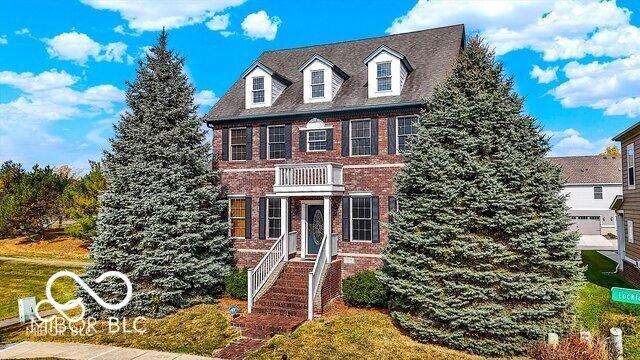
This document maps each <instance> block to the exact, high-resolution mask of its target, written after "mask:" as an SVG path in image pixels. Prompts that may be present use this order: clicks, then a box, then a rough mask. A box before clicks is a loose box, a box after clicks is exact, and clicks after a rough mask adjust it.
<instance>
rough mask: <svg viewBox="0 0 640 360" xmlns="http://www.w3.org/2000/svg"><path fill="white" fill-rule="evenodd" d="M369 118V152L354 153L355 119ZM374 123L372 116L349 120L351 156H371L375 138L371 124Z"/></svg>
mask: <svg viewBox="0 0 640 360" xmlns="http://www.w3.org/2000/svg"><path fill="white" fill-rule="evenodd" d="M365 120H368V121H369V154H363V155H353V126H352V125H353V122H354V121H365ZM372 123H373V121H372V120H371V118H364V119H353V120H349V156H350V157H362V156H371V149H372V147H373V146H372V145H373V143H372V138H373V131H372V129H371V124H372Z"/></svg>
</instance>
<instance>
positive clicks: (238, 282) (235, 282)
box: [224, 268, 248, 299]
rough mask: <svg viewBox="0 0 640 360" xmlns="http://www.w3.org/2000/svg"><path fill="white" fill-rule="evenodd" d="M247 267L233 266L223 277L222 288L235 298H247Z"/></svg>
mask: <svg viewBox="0 0 640 360" xmlns="http://www.w3.org/2000/svg"><path fill="white" fill-rule="evenodd" d="M247 283H248V281H247V268H242V269H238V268H233V269H232V270H231V272H230V273H229V275H227V277H226V278H225V279H224V290H225V291H226V292H227V294H229V296H231V297H234V298H236V299H246V298H247Z"/></svg>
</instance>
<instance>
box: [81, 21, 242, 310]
mask: <svg viewBox="0 0 640 360" xmlns="http://www.w3.org/2000/svg"><path fill="white" fill-rule="evenodd" d="M183 64H184V58H182V57H180V56H178V55H176V54H175V53H174V52H173V51H171V50H169V49H167V34H166V33H165V32H164V30H163V32H162V34H161V35H160V36H159V38H158V43H157V44H156V45H155V46H154V47H152V48H151V50H150V54H148V55H147V56H146V58H145V60H144V61H141V62H140V63H139V66H138V69H137V76H136V79H135V81H133V82H132V83H128V89H127V93H126V95H127V104H128V105H129V108H130V110H129V111H127V112H126V113H125V114H124V115H122V117H121V119H120V122H119V123H118V124H117V125H116V126H115V137H114V139H112V140H111V147H112V149H111V151H110V152H106V153H105V159H104V165H105V175H106V178H107V184H108V185H107V189H106V191H105V192H104V194H103V195H102V196H101V207H100V211H99V214H98V219H97V232H98V235H97V237H96V238H95V239H94V242H93V245H92V247H91V251H90V256H91V259H92V260H93V261H94V263H93V264H92V265H91V266H90V267H89V269H88V271H87V274H86V278H87V281H88V283H89V285H90V286H91V287H92V288H93V289H94V290H96V292H97V293H98V294H99V295H100V296H102V298H103V299H105V300H106V301H109V302H110V303H114V304H115V303H118V302H120V301H121V300H122V299H124V296H125V291H126V288H125V287H124V285H123V284H122V281H121V280H117V279H113V281H108V280H105V281H104V282H103V283H100V284H98V283H95V282H92V280H93V279H95V278H97V277H98V276H100V275H102V274H103V273H104V272H106V271H109V270H117V271H120V272H123V273H125V274H126V275H127V276H128V277H129V278H130V280H131V282H132V284H133V298H132V300H131V302H130V303H129V305H127V306H126V307H125V308H123V309H122V310H121V311H119V312H118V313H117V314H114V315H126V316H133V315H146V316H163V315H166V314H168V313H171V312H173V311H175V310H176V309H179V308H184V307H186V306H189V305H192V304H195V303H198V302H203V301H208V300H211V299H212V298H213V297H214V296H216V295H219V294H220V292H221V290H222V288H223V286H224V277H225V276H226V274H227V273H228V272H229V270H230V264H231V262H232V253H231V243H230V240H229V238H228V235H227V224H226V222H224V221H223V219H222V214H223V211H224V209H225V202H224V200H223V199H222V196H221V186H220V179H219V175H220V174H219V172H218V171H215V170H212V169H211V154H210V149H209V145H207V144H206V143H205V141H204V140H205V133H204V131H203V130H202V128H201V122H200V120H199V118H198V116H197V106H196V105H194V88H193V87H192V86H191V85H190V83H189V81H188V78H187V76H186V75H185V73H184V72H183ZM84 298H85V299H86V300H87V302H88V303H89V304H88V305H89V306H88V310H89V312H90V313H91V314H93V315H95V316H105V315H107V312H106V311H105V310H104V309H103V308H102V307H100V306H99V305H97V304H96V303H94V302H90V300H91V299H90V297H89V296H84ZM109 314H110V315H112V314H113V313H109Z"/></svg>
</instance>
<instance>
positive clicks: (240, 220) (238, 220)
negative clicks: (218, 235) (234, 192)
mask: <svg viewBox="0 0 640 360" xmlns="http://www.w3.org/2000/svg"><path fill="white" fill-rule="evenodd" d="M246 209H247V208H246V200H245V199H243V198H232V199H229V222H230V224H229V225H230V226H229V227H230V229H229V232H230V235H231V237H232V238H245V236H246V234H245V229H246V222H247V214H246Z"/></svg>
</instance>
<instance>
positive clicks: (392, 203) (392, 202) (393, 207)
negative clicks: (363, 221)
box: [387, 196, 398, 224]
mask: <svg viewBox="0 0 640 360" xmlns="http://www.w3.org/2000/svg"><path fill="white" fill-rule="evenodd" d="M397 210H398V201H397V200H396V197H395V196H389V208H388V209H387V213H388V214H389V215H388V217H389V223H390V224H391V223H393V214H392V213H393V212H394V211H397Z"/></svg>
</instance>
